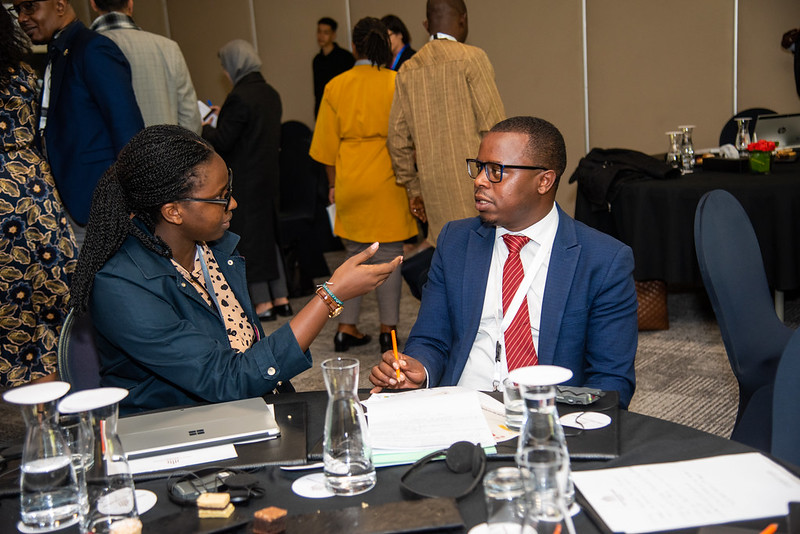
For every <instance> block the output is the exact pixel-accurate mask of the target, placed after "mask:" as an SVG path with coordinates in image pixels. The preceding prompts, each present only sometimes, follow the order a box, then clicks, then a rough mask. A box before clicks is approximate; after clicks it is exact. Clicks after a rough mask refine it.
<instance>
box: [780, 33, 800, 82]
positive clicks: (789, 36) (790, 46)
mask: <svg viewBox="0 0 800 534" xmlns="http://www.w3.org/2000/svg"><path fill="white" fill-rule="evenodd" d="M798 41H800V28H792V29H791V30H789V31H788V32H786V33H784V34H783V37H782V38H781V46H782V47H783V48H785V49H786V50H788V51H790V52H791V53H792V54H794V85H795V88H796V89H797V96H798V97H800V50H798V48H800V46H798V43H797V42H798Z"/></svg>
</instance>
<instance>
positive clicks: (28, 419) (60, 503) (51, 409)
mask: <svg viewBox="0 0 800 534" xmlns="http://www.w3.org/2000/svg"><path fill="white" fill-rule="evenodd" d="M69 388H70V385H69V384H67V383H66V382H45V383H41V384H32V385H28V386H21V387H17V388H14V389H11V390H9V391H7V392H6V393H5V394H4V395H3V398H4V399H5V400H6V402H9V403H11V404H18V405H20V407H21V408H22V414H23V416H24V418H25V425H26V431H25V443H24V445H23V448H22V460H21V463H20V519H21V521H20V523H21V525H20V526H21V527H25V528H26V529H28V530H37V529H38V530H42V531H47V530H50V529H52V530H55V529H60V528H64V527H65V526H66V525H70V524H74V523H77V522H78V519H79V517H80V513H81V506H80V501H81V498H80V487H79V484H78V480H77V477H76V475H75V470H74V468H73V466H72V453H71V451H70V449H69V445H68V444H67V440H66V438H65V437H64V434H63V433H62V432H61V429H60V428H59V427H58V421H57V416H58V413H57V411H56V401H57V400H58V399H59V398H61V397H62V396H63V395H64V394H65V393H66V392H67V391H69Z"/></svg>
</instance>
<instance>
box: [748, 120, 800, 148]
mask: <svg viewBox="0 0 800 534" xmlns="http://www.w3.org/2000/svg"><path fill="white" fill-rule="evenodd" d="M754 132H755V138H756V139H758V140H759V141H760V140H762V139H763V140H765V141H775V142H776V143H778V148H797V147H800V113H792V114H789V115H759V116H758V119H756V125H755V130H754Z"/></svg>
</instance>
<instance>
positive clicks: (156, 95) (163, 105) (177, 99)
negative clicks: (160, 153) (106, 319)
mask: <svg viewBox="0 0 800 534" xmlns="http://www.w3.org/2000/svg"><path fill="white" fill-rule="evenodd" d="M90 1H91V4H92V9H94V10H95V11H96V12H97V13H99V14H100V16H99V17H97V18H96V19H94V22H92V30H94V31H96V32H99V33H102V34H103V35H105V36H106V37H108V38H109V39H111V40H112V41H114V42H115V43H116V44H117V46H119V48H120V50H122V53H123V54H125V57H126V58H127V60H128V62H129V63H130V65H131V73H132V75H133V91H134V93H135V94H136V102H137V103H138V104H139V110H140V111H141V112H142V118H143V119H144V124H145V126H153V125H154V124H178V125H180V126H183V127H184V128H186V129H188V130H191V131H193V132H195V133H200V131H201V130H202V125H201V124H200V111H199V110H198V109H197V94H196V93H195V91H194V85H192V77H191V75H190V74H189V68H188V67H187V66H186V60H185V59H184V58H183V53H182V52H181V49H180V47H179V46H178V43H176V42H175V41H173V40H171V39H167V38H166V37H163V36H161V35H157V34H155V33H150V32H146V31H144V30H142V29H141V28H140V27H139V26H137V25H136V23H135V22H134V21H133V0H90Z"/></svg>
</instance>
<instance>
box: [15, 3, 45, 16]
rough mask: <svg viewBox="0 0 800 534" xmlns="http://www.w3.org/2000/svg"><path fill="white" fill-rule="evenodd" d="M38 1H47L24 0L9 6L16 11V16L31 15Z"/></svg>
mask: <svg viewBox="0 0 800 534" xmlns="http://www.w3.org/2000/svg"><path fill="white" fill-rule="evenodd" d="M39 2H47V0H26V1H25V2H20V3H19V4H16V5H13V6H11V9H13V10H14V11H15V12H16V13H17V16H20V15H22V14H25V15H33V12H34V11H36V4H37V3H39Z"/></svg>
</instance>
